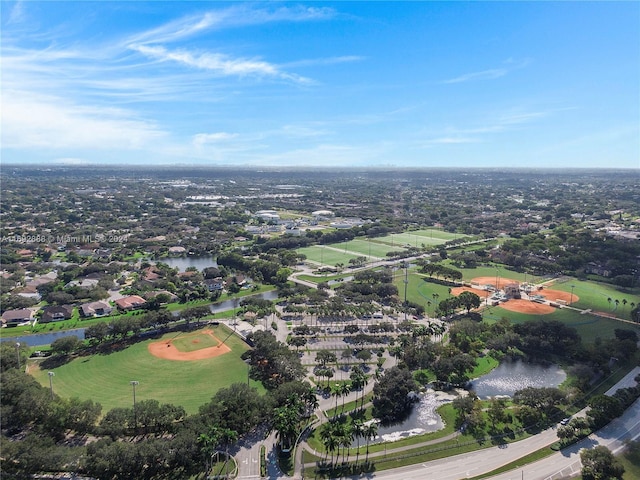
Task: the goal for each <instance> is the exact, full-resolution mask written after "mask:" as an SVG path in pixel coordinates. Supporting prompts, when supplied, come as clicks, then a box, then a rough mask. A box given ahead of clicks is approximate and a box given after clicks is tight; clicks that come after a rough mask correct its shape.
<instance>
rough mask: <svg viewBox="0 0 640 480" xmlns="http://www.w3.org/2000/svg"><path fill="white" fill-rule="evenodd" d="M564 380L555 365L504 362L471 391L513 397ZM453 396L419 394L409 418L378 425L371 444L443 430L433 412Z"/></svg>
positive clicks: (475, 384)
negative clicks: (517, 392)
mask: <svg viewBox="0 0 640 480" xmlns="http://www.w3.org/2000/svg"><path fill="white" fill-rule="evenodd" d="M566 378H567V375H566V373H565V372H564V371H563V370H562V369H561V368H560V367H559V366H558V365H543V364H538V363H527V362H523V361H513V362H503V363H501V364H500V365H499V366H498V367H497V368H496V369H494V370H493V371H492V372H491V373H489V374H487V375H484V376H482V377H480V378H479V379H477V380H474V381H473V383H472V389H473V390H474V391H475V392H476V394H477V395H478V397H480V398H482V399H486V398H489V397H494V396H500V395H508V396H513V394H514V393H515V392H516V391H518V390H522V389H523V388H526V387H536V388H542V387H557V386H558V385H560V384H561V383H562V382H564V380H565V379H566ZM461 393H463V394H464V392H461ZM456 397H457V394H456V393H453V394H448V393H445V392H434V391H432V390H430V391H427V392H426V393H421V394H420V401H419V402H418V403H416V404H415V405H414V407H413V410H412V411H411V414H410V415H409V417H407V419H405V420H404V421H403V422H400V423H398V424H395V425H388V426H382V425H378V436H377V437H376V438H375V439H374V440H373V441H372V442H371V443H379V442H392V441H396V440H400V439H402V438H406V437H411V436H414V435H422V434H424V433H431V432H435V431H438V430H440V429H442V428H444V424H443V422H442V418H441V417H440V415H438V413H437V412H436V409H437V408H438V407H439V406H440V405H442V404H444V403H447V402H451V401H452V400H453V399H455V398H456ZM353 445H354V446H355V445H356V443H355V442H354V444H353Z"/></svg>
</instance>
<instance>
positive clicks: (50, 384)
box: [47, 372, 55, 400]
mask: <svg viewBox="0 0 640 480" xmlns="http://www.w3.org/2000/svg"><path fill="white" fill-rule="evenodd" d="M47 375H49V390H51V400H53V377H54V376H55V373H53V372H47Z"/></svg>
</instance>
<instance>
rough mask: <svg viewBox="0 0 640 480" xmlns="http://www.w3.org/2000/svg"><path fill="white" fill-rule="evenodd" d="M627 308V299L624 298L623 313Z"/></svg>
mask: <svg viewBox="0 0 640 480" xmlns="http://www.w3.org/2000/svg"><path fill="white" fill-rule="evenodd" d="M626 307H627V299H626V298H623V299H622V311H623V312H624V311H625V310H626Z"/></svg>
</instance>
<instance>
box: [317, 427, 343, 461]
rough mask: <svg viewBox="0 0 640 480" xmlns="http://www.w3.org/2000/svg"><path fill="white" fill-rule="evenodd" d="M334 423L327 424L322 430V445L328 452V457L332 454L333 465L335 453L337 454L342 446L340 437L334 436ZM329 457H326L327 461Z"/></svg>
mask: <svg viewBox="0 0 640 480" xmlns="http://www.w3.org/2000/svg"><path fill="white" fill-rule="evenodd" d="M333 430H334V429H333V424H332V423H325V424H324V427H323V428H322V430H320V439H321V440H322V445H324V448H325V450H326V452H327V455H328V454H329V453H331V463H333V452H335V451H336V450H337V449H338V447H339V446H340V442H339V440H338V437H337V436H336V435H335V434H334V431H333ZM326 459H327V457H326V456H325V460H326Z"/></svg>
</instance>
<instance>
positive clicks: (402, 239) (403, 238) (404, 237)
mask: <svg viewBox="0 0 640 480" xmlns="http://www.w3.org/2000/svg"><path fill="white" fill-rule="evenodd" d="M465 237H466V235H462V234H460V233H449V232H445V231H442V230H436V229H426V230H415V231H412V232H403V233H393V234H390V235H386V236H384V237H377V238H375V239H374V240H379V241H383V242H385V243H389V244H391V245H395V246H396V247H399V246H405V245H410V246H412V247H421V246H422V244H425V245H426V246H429V245H441V244H443V243H446V242H448V241H450V240H455V239H458V238H465Z"/></svg>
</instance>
